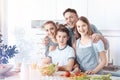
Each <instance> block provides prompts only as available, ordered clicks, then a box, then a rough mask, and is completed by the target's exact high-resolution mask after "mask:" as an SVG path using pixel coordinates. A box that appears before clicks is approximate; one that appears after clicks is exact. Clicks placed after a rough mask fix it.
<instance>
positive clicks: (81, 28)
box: [76, 20, 88, 35]
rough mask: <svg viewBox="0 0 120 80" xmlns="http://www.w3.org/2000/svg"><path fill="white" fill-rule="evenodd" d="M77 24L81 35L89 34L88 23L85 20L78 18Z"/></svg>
mask: <svg viewBox="0 0 120 80" xmlns="http://www.w3.org/2000/svg"><path fill="white" fill-rule="evenodd" d="M76 26H77V31H78V33H79V34H80V35H87V32H88V25H87V24H86V23H85V22H83V21H81V20H78V21H77V23H76Z"/></svg>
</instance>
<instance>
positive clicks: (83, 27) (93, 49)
mask: <svg viewBox="0 0 120 80" xmlns="http://www.w3.org/2000/svg"><path fill="white" fill-rule="evenodd" d="M76 33H77V34H76V36H77V40H76V41H75V42H74V44H73V47H74V48H75V50H76V57H77V62H78V64H79V67H80V69H81V71H83V72H85V73H87V74H95V73H99V72H100V70H101V69H102V68H103V67H104V66H105V64H106V53H105V49H104V44H103V42H102V41H101V40H99V41H98V42H97V43H92V37H91V36H92V34H93V32H92V30H91V28H90V23H89V21H88V19H87V18H86V17H83V16H81V17H80V18H79V19H78V21H77V22H76ZM99 59H100V60H101V61H100V62H99Z"/></svg>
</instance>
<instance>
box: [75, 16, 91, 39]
mask: <svg viewBox="0 0 120 80" xmlns="http://www.w3.org/2000/svg"><path fill="white" fill-rule="evenodd" d="M79 20H80V21H83V22H84V23H86V24H87V25H88V32H87V34H88V35H92V34H93V31H92V29H91V26H90V23H89V20H88V19H87V18H86V17H84V16H81V17H79V18H78V21H79ZM78 21H77V22H78ZM80 37H81V35H80V34H79V33H78V30H77V27H76V38H77V39H78V38H80Z"/></svg>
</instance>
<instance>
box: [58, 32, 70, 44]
mask: <svg viewBox="0 0 120 80" xmlns="http://www.w3.org/2000/svg"><path fill="white" fill-rule="evenodd" d="M56 39H57V42H58V45H59V46H65V45H66V44H67V41H68V39H69V37H68V35H67V34H66V33H65V32H60V31H58V32H57V35H56Z"/></svg>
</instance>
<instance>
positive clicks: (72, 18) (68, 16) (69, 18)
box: [63, 8, 109, 49]
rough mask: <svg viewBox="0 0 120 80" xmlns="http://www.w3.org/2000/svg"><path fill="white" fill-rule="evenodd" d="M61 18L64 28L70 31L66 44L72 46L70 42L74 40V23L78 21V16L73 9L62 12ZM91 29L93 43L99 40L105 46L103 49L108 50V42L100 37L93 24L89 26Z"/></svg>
mask: <svg viewBox="0 0 120 80" xmlns="http://www.w3.org/2000/svg"><path fill="white" fill-rule="evenodd" d="M63 16H64V18H65V20H66V25H67V26H66V27H67V28H68V29H69V31H70V39H69V41H68V44H69V45H70V46H72V42H73V40H74V38H75V23H76V21H77V20H78V14H77V12H76V10H75V9H71V8H68V9H66V10H65V11H64V12H63ZM91 28H92V30H93V32H94V34H93V35H92V40H93V42H97V41H98V40H99V39H101V40H102V41H103V43H104V45H105V48H106V49H108V46H109V45H108V41H107V40H106V39H105V38H104V37H103V36H102V34H101V33H100V31H98V30H97V28H96V27H95V26H94V25H93V24H91Z"/></svg>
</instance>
